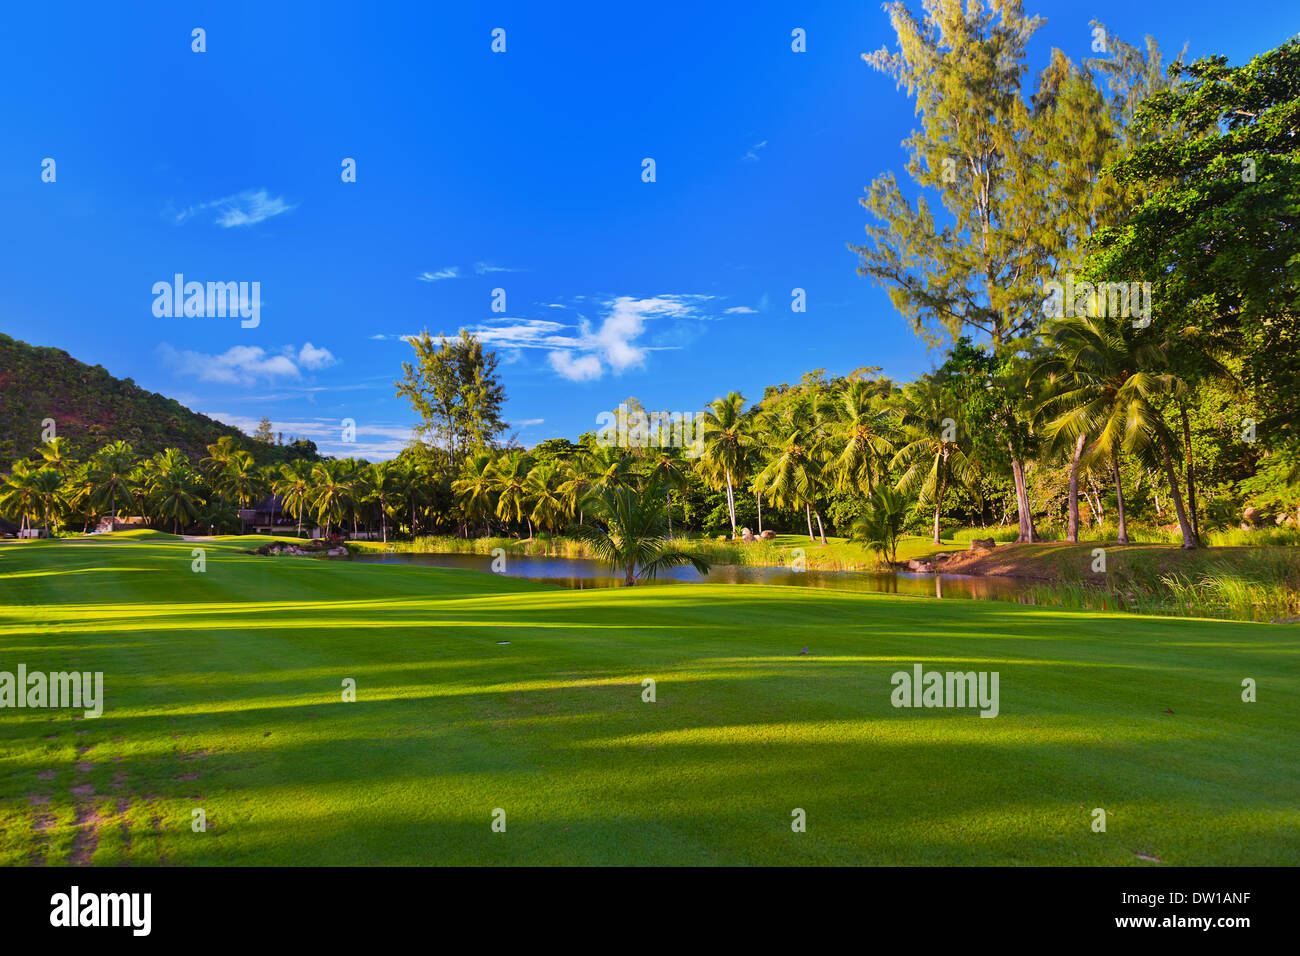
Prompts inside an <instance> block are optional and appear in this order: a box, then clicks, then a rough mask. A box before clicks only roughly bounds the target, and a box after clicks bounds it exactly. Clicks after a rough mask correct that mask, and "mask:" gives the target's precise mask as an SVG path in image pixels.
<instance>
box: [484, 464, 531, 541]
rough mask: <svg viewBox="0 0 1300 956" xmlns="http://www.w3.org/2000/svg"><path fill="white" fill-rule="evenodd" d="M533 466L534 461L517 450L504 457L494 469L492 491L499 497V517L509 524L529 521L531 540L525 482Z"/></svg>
mask: <svg viewBox="0 0 1300 956" xmlns="http://www.w3.org/2000/svg"><path fill="white" fill-rule="evenodd" d="M532 466H533V460H532V459H531V458H530V457H529V456H528V455H526V454H524V453H523V452H522V451H518V450H516V451H511V452H507V453H506V454H504V455H502V456H501V457H500V458H498V459H497V460H496V462H495V463H494V464H493V467H492V490H493V492H494V493H495V494H496V497H497V507H496V514H497V517H498V518H500V519H501V520H502V521H507V522H509V521H516V522H518V521H527V522H528V537H529V538H530V539H531V538H532V536H533V520H532V512H531V511H530V510H529V508H528V490H527V488H526V487H525V485H524V482H525V480H526V479H527V478H528V472H529V470H530V469H531V468H532Z"/></svg>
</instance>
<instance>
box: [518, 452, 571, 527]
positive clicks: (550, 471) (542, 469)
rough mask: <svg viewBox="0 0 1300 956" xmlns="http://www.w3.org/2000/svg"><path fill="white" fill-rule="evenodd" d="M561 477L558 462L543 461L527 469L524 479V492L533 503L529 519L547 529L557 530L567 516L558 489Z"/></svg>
mask: <svg viewBox="0 0 1300 956" xmlns="http://www.w3.org/2000/svg"><path fill="white" fill-rule="evenodd" d="M563 477H564V476H563V473H562V472H561V470H560V466H559V465H558V464H556V463H555V462H554V461H545V462H542V463H541V464H539V465H537V466H535V467H534V468H533V469H532V470H531V471H529V472H528V477H527V478H525V479H524V494H525V495H526V496H527V499H528V500H529V501H531V502H532V505H533V510H532V511H531V512H530V514H529V519H530V520H531V521H536V522H537V523H538V524H539V525H541V526H542V527H543V528H545V529H546V530H547V531H552V532H554V531H557V530H558V529H559V528H561V527H562V526H563V525H564V523H565V520H566V519H567V518H568V507H567V506H566V504H565V500H564V493H563V492H562V491H560V486H561V483H562V482H563Z"/></svg>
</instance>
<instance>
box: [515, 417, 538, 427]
mask: <svg viewBox="0 0 1300 956" xmlns="http://www.w3.org/2000/svg"><path fill="white" fill-rule="evenodd" d="M545 421H546V419H545V418H525V419H523V420H522V421H517V422H511V423H510V424H511V425H517V426H518V427H520V428H527V427H528V426H529V425H541V424H543V423H545Z"/></svg>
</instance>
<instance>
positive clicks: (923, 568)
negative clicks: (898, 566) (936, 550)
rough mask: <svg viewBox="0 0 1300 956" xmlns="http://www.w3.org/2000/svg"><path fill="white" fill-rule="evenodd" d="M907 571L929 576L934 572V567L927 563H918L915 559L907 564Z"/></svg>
mask: <svg viewBox="0 0 1300 956" xmlns="http://www.w3.org/2000/svg"><path fill="white" fill-rule="evenodd" d="M907 570H909V571H920V572H922V573H924V574H931V573H933V572H934V565H933V564H931V563H930V562H929V561H918V560H917V559H916V558H912V559H910V560H909V561H908V562H907Z"/></svg>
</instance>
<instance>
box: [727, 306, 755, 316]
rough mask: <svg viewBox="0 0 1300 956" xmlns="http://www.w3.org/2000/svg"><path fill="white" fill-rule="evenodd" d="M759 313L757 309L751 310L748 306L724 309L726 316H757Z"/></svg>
mask: <svg viewBox="0 0 1300 956" xmlns="http://www.w3.org/2000/svg"><path fill="white" fill-rule="evenodd" d="M757 312H758V310H757V309H751V308H750V307H749V306H747V305H733V306H732V307H731V308H730V309H723V313H724V314H726V315H755V314H757Z"/></svg>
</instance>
